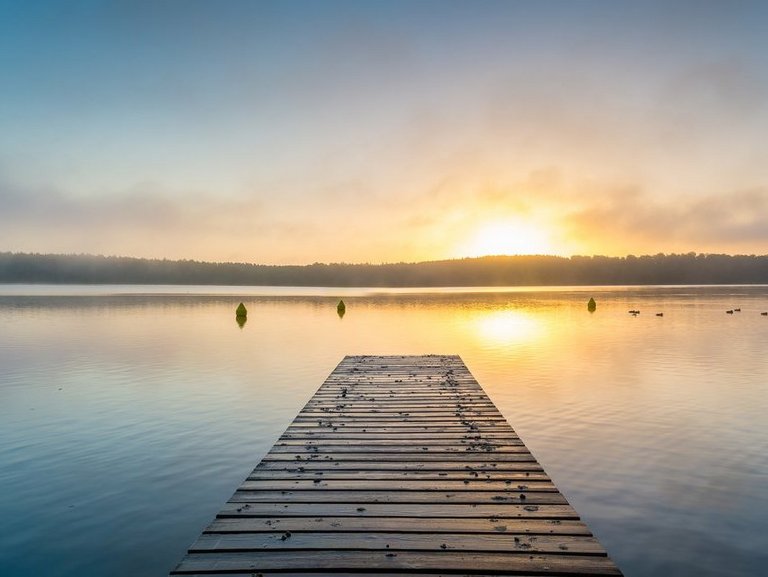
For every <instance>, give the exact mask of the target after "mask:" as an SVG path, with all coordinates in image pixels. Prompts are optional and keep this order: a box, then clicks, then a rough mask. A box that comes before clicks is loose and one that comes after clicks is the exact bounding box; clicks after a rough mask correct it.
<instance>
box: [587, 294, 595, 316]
mask: <svg viewBox="0 0 768 577" xmlns="http://www.w3.org/2000/svg"><path fill="white" fill-rule="evenodd" d="M596 308H597V303H596V302H595V299H593V298H591V299H589V302H588V303H587V310H588V311H589V312H591V313H593V312H595V309H596Z"/></svg>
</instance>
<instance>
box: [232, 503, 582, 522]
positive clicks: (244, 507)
mask: <svg viewBox="0 0 768 577" xmlns="http://www.w3.org/2000/svg"><path fill="white" fill-rule="evenodd" d="M276 515H277V516H281V515H282V516H286V517H290V516H298V517H311V516H313V515H314V516H317V517H322V516H332V517H347V516H352V517H448V518H454V519H457V518H461V517H475V518H477V517H485V518H491V517H495V518H497V519H516V518H539V519H578V518H579V516H578V514H577V513H576V511H574V510H573V508H572V507H571V506H570V505H519V504H516V503H515V504H513V503H503V504H492V505H476V504H466V505H455V504H443V503H440V504H411V503H408V504H402V503H288V502H283V503H232V502H228V503H225V504H224V507H223V508H222V509H221V512H220V513H219V516H221V517H273V516H276Z"/></svg>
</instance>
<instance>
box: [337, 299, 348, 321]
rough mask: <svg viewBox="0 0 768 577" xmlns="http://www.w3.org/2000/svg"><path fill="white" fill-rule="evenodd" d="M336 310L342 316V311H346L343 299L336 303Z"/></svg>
mask: <svg viewBox="0 0 768 577" xmlns="http://www.w3.org/2000/svg"><path fill="white" fill-rule="evenodd" d="M336 312H337V313H339V316H340V317H343V316H344V313H345V312H347V305H345V304H344V301H343V300H340V301H339V304H337V305H336Z"/></svg>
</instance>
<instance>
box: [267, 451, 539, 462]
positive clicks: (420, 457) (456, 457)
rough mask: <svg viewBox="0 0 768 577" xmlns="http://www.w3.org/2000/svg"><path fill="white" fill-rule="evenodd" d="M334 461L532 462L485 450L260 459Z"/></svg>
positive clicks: (521, 455) (285, 455) (527, 456)
mask: <svg viewBox="0 0 768 577" xmlns="http://www.w3.org/2000/svg"><path fill="white" fill-rule="evenodd" d="M323 460H325V461H337V462H349V461H355V462H366V461H373V462H377V463H409V462H421V463H428V462H442V463H465V462H467V461H478V462H488V463H508V462H525V461H534V460H535V459H534V458H533V456H532V455H531V454H530V453H527V452H525V453H496V452H491V453H487V452H485V451H476V452H468V451H465V452H464V453H461V452H457V453H448V452H443V453H439V454H430V452H429V451H420V452H419V451H417V452H416V453H380V452H373V451H370V452H368V453H315V452H312V453H311V454H307V453H306V452H303V453H273V452H269V453H267V455H266V456H265V457H264V459H263V462H266V463H268V462H273V461H292V462H306V461H312V462H319V461H323Z"/></svg>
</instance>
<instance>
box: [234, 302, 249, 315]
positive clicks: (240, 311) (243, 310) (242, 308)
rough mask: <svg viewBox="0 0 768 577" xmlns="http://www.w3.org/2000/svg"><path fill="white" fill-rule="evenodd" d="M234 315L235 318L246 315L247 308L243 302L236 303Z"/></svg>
mask: <svg viewBox="0 0 768 577" xmlns="http://www.w3.org/2000/svg"><path fill="white" fill-rule="evenodd" d="M235 316H236V317H237V318H245V317H247V316H248V309H247V308H245V305H244V304H243V303H240V304H239V305H237V310H236V311H235Z"/></svg>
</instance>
